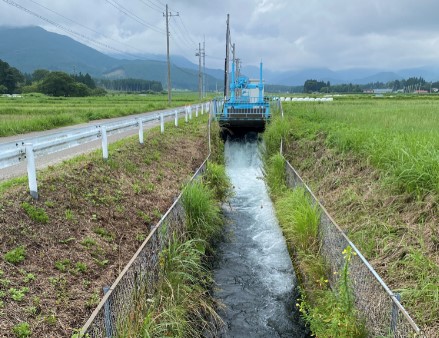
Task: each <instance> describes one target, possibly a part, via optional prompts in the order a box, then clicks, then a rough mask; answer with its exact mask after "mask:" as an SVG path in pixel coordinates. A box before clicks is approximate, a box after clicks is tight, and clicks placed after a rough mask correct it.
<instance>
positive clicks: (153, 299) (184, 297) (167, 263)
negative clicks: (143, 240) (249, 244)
mask: <svg viewBox="0 0 439 338" xmlns="http://www.w3.org/2000/svg"><path fill="white" fill-rule="evenodd" d="M218 172H221V173H223V174H221V175H220V177H221V180H218V175H217V173H218ZM212 176H214V177H215V179H214V180H212V179H211V178H212ZM222 187H229V188H230V183H229V180H228V178H227V176H226V175H225V168H224V166H222V165H218V164H215V163H212V162H210V163H209V164H208V169H207V172H206V174H205V175H204V177H203V178H202V179H201V180H197V181H194V182H193V183H190V184H188V185H187V186H186V187H185V188H184V190H183V195H182V204H183V207H184V212H185V214H186V223H185V224H184V229H177V231H176V232H175V233H173V234H172V235H171V239H170V240H169V243H168V245H167V246H166V248H165V249H163V250H162V251H161V253H160V271H159V279H158V282H157V285H156V290H155V292H154V293H153V295H152V296H150V297H149V298H148V301H145V299H146V297H139V298H138V299H139V301H138V302H137V304H136V306H135V307H134V310H133V312H132V313H130V314H129V316H128V317H129V320H127V321H126V322H124V323H123V324H122V325H121V326H120V328H119V333H118V337H124V338H125V337H126V338H128V337H130V338H131V337H132V338H134V337H206V335H210V336H216V334H217V333H218V331H219V329H220V328H221V326H222V320H221V318H220V317H219V316H218V314H217V312H216V311H217V309H218V307H219V306H220V305H219V304H217V302H216V300H215V299H214V298H213V297H212V295H211V290H212V287H213V284H214V282H213V278H212V273H211V271H210V268H209V263H210V261H211V259H212V255H214V250H215V249H214V243H215V242H217V241H218V240H219V239H220V237H221V233H222V226H223V219H222V216H221V211H220V207H219V202H220V199H218V196H217V192H218V191H220V190H222V189H223V188H222ZM225 198H226V195H224V199H223V201H225ZM177 233H179V235H178V234H177Z"/></svg>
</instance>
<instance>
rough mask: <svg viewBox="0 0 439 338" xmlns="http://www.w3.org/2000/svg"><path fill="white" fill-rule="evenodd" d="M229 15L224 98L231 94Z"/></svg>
mask: <svg viewBox="0 0 439 338" xmlns="http://www.w3.org/2000/svg"><path fill="white" fill-rule="evenodd" d="M229 16H230V15H229V14H227V29H226V59H225V62H224V98H226V97H227V96H228V94H229V86H228V83H229V54H230V48H229V45H230V26H229Z"/></svg>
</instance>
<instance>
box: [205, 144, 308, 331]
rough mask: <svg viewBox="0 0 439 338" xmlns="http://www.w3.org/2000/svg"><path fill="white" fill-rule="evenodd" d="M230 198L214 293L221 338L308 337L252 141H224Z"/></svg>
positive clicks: (282, 240) (226, 210) (259, 162)
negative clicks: (219, 304) (221, 323)
mask: <svg viewBox="0 0 439 338" xmlns="http://www.w3.org/2000/svg"><path fill="white" fill-rule="evenodd" d="M225 157H226V170H227V174H228V175H229V177H230V179H231V182H232V184H233V186H234V193H235V195H234V197H233V198H232V200H231V201H230V207H228V206H226V207H224V212H225V215H226V217H227V218H228V221H229V222H230V226H229V228H228V235H227V236H226V237H227V238H226V240H225V242H224V243H222V244H221V245H220V246H219V258H218V262H217V266H216V269H215V271H214V276H215V281H216V283H217V288H218V290H217V291H216V292H215V297H216V298H218V299H219V300H220V301H221V302H222V303H224V304H225V306H226V309H225V310H224V311H222V312H221V316H222V318H223V320H224V322H225V324H226V325H225V326H226V328H225V330H224V332H223V333H222V335H221V337H246V338H250V337H308V335H307V334H306V333H305V329H304V328H303V325H302V324H301V323H300V322H299V316H298V314H297V312H296V310H295V308H294V307H295V306H294V305H295V303H296V302H295V298H296V296H297V291H296V288H295V285H296V276H295V274H294V270H293V266H292V264H291V260H290V257H289V255H288V251H287V247H286V244H285V240H284V238H283V236H282V232H281V230H280V227H279V225H278V222H277V219H276V217H275V214H274V209H273V206H272V203H271V200H270V198H269V195H268V192H267V189H266V186H265V182H264V180H263V174H262V170H261V165H262V164H261V160H260V156H259V151H258V143H257V142H256V140H250V141H249V140H247V141H246V142H244V141H230V140H228V141H227V142H226V144H225Z"/></svg>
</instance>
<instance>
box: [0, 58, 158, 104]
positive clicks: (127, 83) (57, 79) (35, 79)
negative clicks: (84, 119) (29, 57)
mask: <svg viewBox="0 0 439 338" xmlns="http://www.w3.org/2000/svg"><path fill="white" fill-rule="evenodd" d="M106 90H114V91H123V92H144V93H155V92H162V91H163V87H162V84H161V83H160V82H158V81H148V80H139V79H120V80H107V79H101V80H94V79H93V78H92V77H91V76H90V74H88V73H86V74H82V73H81V72H80V73H79V74H67V73H65V72H61V71H50V70H47V69H37V70H35V71H34V72H33V73H32V74H28V73H24V74H23V73H21V72H20V71H19V70H18V69H17V68H15V67H12V66H10V65H9V64H8V63H7V62H5V61H2V60H0V94H14V93H15V94H20V93H43V94H46V95H50V96H73V97H82V96H101V95H105V94H106V92H107V91H106Z"/></svg>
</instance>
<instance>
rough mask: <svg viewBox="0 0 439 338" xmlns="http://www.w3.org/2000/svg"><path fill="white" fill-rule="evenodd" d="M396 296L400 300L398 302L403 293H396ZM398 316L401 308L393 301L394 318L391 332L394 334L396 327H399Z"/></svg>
mask: <svg viewBox="0 0 439 338" xmlns="http://www.w3.org/2000/svg"><path fill="white" fill-rule="evenodd" d="M394 295H395V298H396V299H397V300H398V302H400V301H401V294H399V293H395V294H394ZM398 316H399V309H398V306H397V305H396V304H395V303H393V302H392V318H391V319H390V333H392V334H394V333H395V332H396V329H397V327H398Z"/></svg>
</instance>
